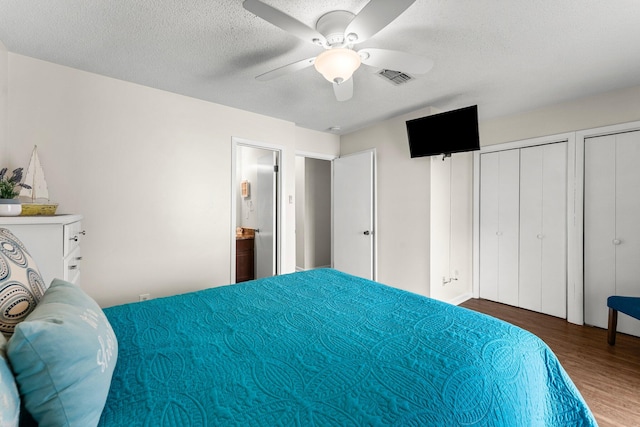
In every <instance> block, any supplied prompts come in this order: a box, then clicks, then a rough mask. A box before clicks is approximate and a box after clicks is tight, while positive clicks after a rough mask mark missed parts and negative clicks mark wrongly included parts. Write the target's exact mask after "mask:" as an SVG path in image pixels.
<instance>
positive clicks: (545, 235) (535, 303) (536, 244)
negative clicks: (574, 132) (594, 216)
mask: <svg viewBox="0 0 640 427" xmlns="http://www.w3.org/2000/svg"><path fill="white" fill-rule="evenodd" d="M566 188H567V144H566V143H565V142H560V143H553V144H546V145H540V146H537V147H529V148H523V149H522V150H521V151H520V272H519V274H520V278H519V306H520V307H523V308H526V309H529V310H534V311H538V312H542V313H546V314H550V315H552V316H557V317H562V318H566V312H567V310H566V296H567V270H566V265H567V260H566V235H567V227H566V200H567V194H566Z"/></svg>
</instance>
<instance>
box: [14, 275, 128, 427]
mask: <svg viewBox="0 0 640 427" xmlns="http://www.w3.org/2000/svg"><path fill="white" fill-rule="evenodd" d="M7 354H8V356H9V361H10V362H11V365H12V367H13V371H14V374H15V378H16V381H17V383H18V386H19V389H20V396H21V398H22V401H23V403H24V406H25V408H26V409H27V411H29V413H30V414H31V415H32V416H33V418H34V419H35V420H36V421H37V422H38V425H39V426H40V427H46V426H52V427H54V426H55V427H61V426H82V427H90V426H96V425H97V424H98V421H99V420H100V415H101V414H102V410H103V408H104V404H105V402H106V400H107V394H108V393H109V386H110V384H111V376H112V374H113V369H114V367H115V364H116V360H117V357H118V343H117V341H116V337H115V334H114V333H113V329H111V325H110V324H109V321H108V320H107V318H106V317H105V315H104V313H103V312H102V310H101V309H100V307H99V306H98V304H97V303H96V302H95V301H94V300H93V299H91V298H90V297H89V296H88V295H87V294H85V293H84V292H83V291H82V290H81V289H80V287H78V286H76V285H74V284H71V283H68V282H65V281H62V280H59V279H55V280H54V281H53V282H52V283H51V286H50V287H49V289H47V291H46V292H45V294H44V296H43V297H42V300H41V301H40V303H39V304H38V305H37V306H36V308H35V310H34V311H33V312H32V313H31V314H30V315H29V316H28V317H27V318H26V319H25V320H24V321H23V322H21V323H19V324H18V325H17V326H16V328H15V332H14V334H13V337H11V340H10V341H9V345H8V351H7Z"/></svg>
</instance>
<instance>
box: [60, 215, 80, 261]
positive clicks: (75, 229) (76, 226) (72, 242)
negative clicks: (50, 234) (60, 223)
mask: <svg viewBox="0 0 640 427" xmlns="http://www.w3.org/2000/svg"><path fill="white" fill-rule="evenodd" d="M63 234H64V249H63V253H64V255H63V256H64V257H66V256H67V255H69V254H70V253H71V252H73V251H74V250H75V249H76V248H77V247H79V246H80V237H81V236H83V235H84V231H82V222H81V221H76V222H72V223H71V224H66V225H65V226H64V233H63Z"/></svg>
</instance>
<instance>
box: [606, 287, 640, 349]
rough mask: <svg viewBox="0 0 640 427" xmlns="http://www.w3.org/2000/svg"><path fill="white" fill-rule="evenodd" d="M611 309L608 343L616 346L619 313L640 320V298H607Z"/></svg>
mask: <svg viewBox="0 0 640 427" xmlns="http://www.w3.org/2000/svg"><path fill="white" fill-rule="evenodd" d="M607 306H608V307H609V330H608V333H607V341H608V342H609V345H615V344H616V328H617V327H618V312H619V311H621V312H623V313H624V314H626V315H629V316H631V317H635V318H636V319H640V297H619V296H612V297H609V298H607Z"/></svg>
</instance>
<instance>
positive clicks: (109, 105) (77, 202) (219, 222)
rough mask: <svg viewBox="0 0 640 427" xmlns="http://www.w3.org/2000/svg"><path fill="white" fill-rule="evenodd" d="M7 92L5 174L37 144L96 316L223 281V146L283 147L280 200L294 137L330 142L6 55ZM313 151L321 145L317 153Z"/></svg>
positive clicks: (227, 166)
mask: <svg viewBox="0 0 640 427" xmlns="http://www.w3.org/2000/svg"><path fill="white" fill-rule="evenodd" d="M0 57H1V55H0ZM0 65H1V64H0ZM0 69H1V68H0ZM8 82H9V83H8V87H9V96H8V99H9V102H8V123H9V124H10V126H9V127H8V139H7V141H11V143H10V144H9V143H7V144H6V145H7V148H6V154H7V155H6V157H7V160H8V162H9V163H10V164H9V165H8V166H11V167H15V166H18V165H20V166H21V165H24V166H26V163H27V162H28V160H29V155H30V153H31V150H32V149H33V145H34V144H37V145H38V152H39V154H40V158H41V160H42V163H43V166H44V169H45V172H46V174H47V181H48V184H49V190H50V195H51V198H52V199H54V200H55V201H57V202H59V203H60V206H59V212H60V213H79V214H82V215H84V217H85V219H84V224H83V225H84V228H85V229H86V231H87V235H86V237H85V238H84V240H83V243H82V251H83V258H84V261H83V266H82V275H83V277H82V283H83V287H84V288H85V289H86V290H87V292H88V293H89V294H90V295H92V296H93V297H94V298H96V299H97V300H98V302H99V303H100V304H101V305H104V306H106V305H112V304H115V303H123V302H128V301H134V300H137V299H138V295H139V294H141V293H151V295H152V297H157V296H161V295H170V294H175V293H180V292H185V291H190V290H195V289H201V288H205V287H210V286H217V285H223V284H227V283H229V281H230V274H231V241H230V239H231V228H230V226H231V217H230V213H231V203H232V200H231V182H232V177H231V146H232V145H231V138H232V137H239V138H244V139H248V140H253V141H260V142H265V143H269V144H274V145H279V146H282V147H284V149H285V153H284V156H283V159H282V168H283V174H282V180H283V192H284V197H287V198H288V196H289V195H293V194H294V188H295V182H294V181H295V180H294V176H295V174H294V163H295V156H294V153H295V151H296V135H298V134H303V135H305V136H307V140H306V141H305V149H309V150H310V149H314V151H318V152H322V151H323V150H325V151H327V150H329V151H331V149H327V147H326V146H325V145H331V144H332V143H333V142H334V141H335V140H336V137H335V136H334V135H327V136H326V137H325V136H324V135H322V134H321V133H320V132H313V131H300V130H298V129H297V128H296V126H295V125H294V124H293V123H290V122H286V121H283V120H278V119H273V118H270V117H266V116H262V115H258V114H254V113H250V112H246V111H241V110H237V109H233V108H229V107H225V106H222V105H217V104H213V103H208V102H204V101H200V100H196V99H193V98H188V97H184V96H180V95H176V94H172V93H168V92H164V91H160V90H156V89H152V88H148V87H144V86H140V85H136V84H132V83H128V82H123V81H119V80H115V79H111V78H107V77H103V76H99V75H96V74H91V73H87V72H83V71H79V70H75V69H71V68H67V67H63V66H59V65H55V64H51V63H47V62H44V61H40V60H36V59H33V58H29V57H25V56H21V55H16V54H13V53H9V54H8ZM308 140H313V141H312V142H308ZM315 141H320V142H327V141H328V143H327V144H324V145H322V146H320V147H317V148H316V147H315V145H314V142H315ZM282 215H283V221H282V224H283V228H284V229H283V230H282V231H283V242H282V251H283V252H282V271H283V272H289V271H293V270H294V267H295V235H294V221H293V218H294V205H293V204H288V203H287V204H285V209H284V212H282Z"/></svg>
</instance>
